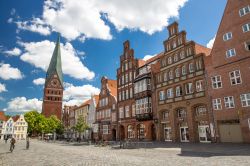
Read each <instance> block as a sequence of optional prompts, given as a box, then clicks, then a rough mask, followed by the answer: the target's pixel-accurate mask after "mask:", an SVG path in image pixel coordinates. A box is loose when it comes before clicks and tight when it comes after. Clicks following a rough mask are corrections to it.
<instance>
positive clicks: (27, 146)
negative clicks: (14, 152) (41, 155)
mask: <svg viewBox="0 0 250 166" xmlns="http://www.w3.org/2000/svg"><path fill="white" fill-rule="evenodd" d="M29 147H30V138H29V137H27V138H26V149H27V150H28V149H29Z"/></svg>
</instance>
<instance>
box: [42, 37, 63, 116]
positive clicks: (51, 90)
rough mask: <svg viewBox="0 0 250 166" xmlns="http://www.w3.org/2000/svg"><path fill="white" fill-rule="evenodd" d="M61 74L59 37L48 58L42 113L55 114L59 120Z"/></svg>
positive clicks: (60, 110)
mask: <svg viewBox="0 0 250 166" xmlns="http://www.w3.org/2000/svg"><path fill="white" fill-rule="evenodd" d="M62 100H63V74H62V65H61V51H60V38H59V37H58V40H57V43H56V47H55V49H54V52H53V55H52V57H51V60H50V64H49V68H48V70H47V73H46V80H45V85H44V94H43V105H42V114H43V115H44V116H45V117H50V116H51V115H55V116H56V117H57V118H58V119H59V120H61V116H62Z"/></svg>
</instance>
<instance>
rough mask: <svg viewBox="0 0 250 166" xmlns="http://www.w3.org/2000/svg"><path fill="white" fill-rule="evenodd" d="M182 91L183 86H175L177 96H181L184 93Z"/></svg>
mask: <svg viewBox="0 0 250 166" xmlns="http://www.w3.org/2000/svg"><path fill="white" fill-rule="evenodd" d="M181 91H182V89H181V86H177V87H176V88H175V95H176V97H180V96H181V95H182V93H181Z"/></svg>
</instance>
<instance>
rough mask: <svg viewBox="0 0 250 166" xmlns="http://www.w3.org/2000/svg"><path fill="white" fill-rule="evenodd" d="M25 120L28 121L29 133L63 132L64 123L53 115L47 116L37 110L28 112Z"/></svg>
mask: <svg viewBox="0 0 250 166" xmlns="http://www.w3.org/2000/svg"><path fill="white" fill-rule="evenodd" d="M24 117H25V120H26V122H27V123H28V133H29V134H41V133H53V132H57V133H58V134H62V133H63V125H62V123H61V121H60V120H59V119H57V117H56V116H54V115H53V116H51V117H49V118H46V117H45V116H44V115H42V114H40V113H38V112H37V111H30V112H27V113H26V114H25V115H24Z"/></svg>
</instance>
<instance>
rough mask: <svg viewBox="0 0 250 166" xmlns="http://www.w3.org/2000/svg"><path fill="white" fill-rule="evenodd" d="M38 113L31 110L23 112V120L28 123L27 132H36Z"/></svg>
mask: <svg viewBox="0 0 250 166" xmlns="http://www.w3.org/2000/svg"><path fill="white" fill-rule="evenodd" d="M39 116H40V114H39V113H38V112H37V111H35V110H33V111H30V112H27V113H25V114H24V118H25V121H26V122H27V123H28V133H29V134H35V133H38V132H39V131H38V128H37V127H38V124H39V118H38V117H39Z"/></svg>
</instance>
